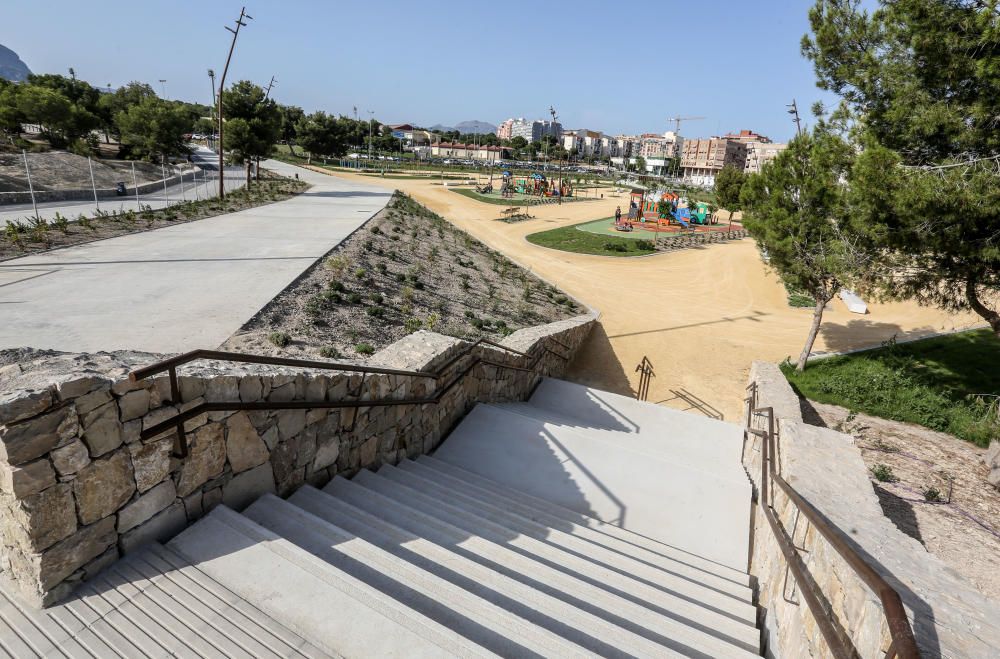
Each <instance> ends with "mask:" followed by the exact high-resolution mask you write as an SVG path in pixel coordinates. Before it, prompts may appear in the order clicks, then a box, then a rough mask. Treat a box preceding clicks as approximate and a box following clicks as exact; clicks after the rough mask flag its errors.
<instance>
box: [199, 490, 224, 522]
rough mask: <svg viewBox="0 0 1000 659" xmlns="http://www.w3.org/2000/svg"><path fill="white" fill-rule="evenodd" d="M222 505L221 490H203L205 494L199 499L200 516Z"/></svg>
mask: <svg viewBox="0 0 1000 659" xmlns="http://www.w3.org/2000/svg"><path fill="white" fill-rule="evenodd" d="M220 503H222V488H221V487H217V488H215V489H214V490H205V494H204V495H203V496H202V498H201V510H202V514H205V515H207V514H208V513H210V512H212V509H213V508H215V507H216V506H218V505H219V504H220Z"/></svg>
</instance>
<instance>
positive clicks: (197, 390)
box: [177, 376, 205, 400]
mask: <svg viewBox="0 0 1000 659" xmlns="http://www.w3.org/2000/svg"><path fill="white" fill-rule="evenodd" d="M177 386H178V388H180V390H181V400H194V399H195V398H201V397H202V396H204V395H205V380H204V379H202V378H192V377H185V376H181V377H178V378H177Z"/></svg>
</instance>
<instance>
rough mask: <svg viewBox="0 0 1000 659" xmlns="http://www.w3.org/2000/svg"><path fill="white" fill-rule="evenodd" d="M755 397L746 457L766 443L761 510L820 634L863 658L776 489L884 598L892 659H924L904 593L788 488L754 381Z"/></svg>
mask: <svg viewBox="0 0 1000 659" xmlns="http://www.w3.org/2000/svg"><path fill="white" fill-rule="evenodd" d="M747 390H748V392H749V394H750V395H749V396H747V398H746V399H745V402H746V405H747V425H746V428H744V434H743V442H744V453H745V452H746V442H747V440H748V439H749V437H750V435H755V436H757V437H759V438H760V440H761V442H760V444H761V467H760V508H761V510H762V511H763V513H764V517H765V518H766V519H767V523H768V526H769V527H770V528H771V532H772V533H773V534H774V537H775V540H776V541H777V543H778V547H779V548H780V550H781V553H782V555H783V556H784V557H785V561H786V563H787V564H788V568H789V569H790V570H791V572H792V575H793V577H794V578H795V583H796V584H797V585H798V588H799V592H801V593H802V597H803V599H804V600H805V602H806V605H807V606H808V607H809V611H810V613H811V614H812V617H813V619H814V620H815V621H816V625H817V626H818V627H819V630H820V633H822V634H823V638H824V640H825V641H826V643H827V646H829V648H830V652H831V653H832V655H833V656H834V657H837V659H841V658H843V659H848V658H853V657H857V656H858V652H857V650H856V649H855V648H854V647H853V643H852V642H851V640H850V639H849V638H847V636H846V635H845V634H844V633H842V631H841V629H840V626H839V624H838V623H837V621H836V615H835V614H834V613H833V611H831V610H830V609H829V607H828V606H827V605H826V604H825V603H824V602H826V601H827V600H826V598H824V597H823V594H822V592H821V591H820V587H819V585H818V584H817V582H816V580H815V579H813V578H812V575H811V574H810V573H809V570H808V568H807V567H806V564H805V561H804V560H803V559H802V557H801V556H800V555H799V552H798V549H797V548H796V547H795V543H794V542H793V541H792V538H791V537H790V536H789V534H788V532H787V531H786V530H785V527H784V526H783V525H782V523H781V520H780V519H779V518H778V515H777V514H776V513H775V510H774V508H773V507H772V501H773V487H772V484H773V485H777V486H778V488H779V489H780V490H781V491H782V492H783V493H784V494H785V496H786V497H788V499H789V500H790V501H791V502H792V504H794V505H795V506H796V508H798V510H799V511H800V512H801V514H803V515H805V517H806V519H808V520H809V522H810V523H811V524H812V525H813V527H814V528H815V529H816V530H817V531H819V532H820V534H821V535H822V536H823V538H824V539H825V540H826V541H827V542H828V543H829V544H830V546H831V547H833V548H834V550H836V552H837V553H838V554H839V555H840V557H841V558H843V559H844V561H845V562H846V563H847V565H848V566H849V567H850V568H851V569H852V570H853V571H854V573H855V574H856V575H857V576H858V577H859V578H860V579H861V580H862V581H863V582H864V583H865V585H867V587H868V588H870V589H871V590H872V592H874V593H875V595H876V596H878V598H879V601H880V602H881V604H882V612H883V615H884V616H885V619H886V622H887V623H888V628H889V635H890V637H891V639H892V641H891V643H890V644H889V648H888V650H886V654H885V656H886V659H895V658H896V657H900V658H901V659H919V658H920V651H919V650H918V648H917V642H916V640H915V638H914V636H913V629H912V628H911V627H910V621H909V619H908V618H907V617H906V610H905V609H904V608H903V600H902V599H901V598H900V596H899V593H897V592H896V590H895V589H894V588H893V587H892V586H890V585H889V583H888V582H887V581H886V580H885V579H884V578H882V575H880V574H879V573H878V572H876V571H875V569H874V568H873V567H872V566H871V565H869V564H868V563H867V562H866V561H865V559H864V558H862V557H861V555H860V554H858V552H857V551H855V550H854V548H853V547H851V545H850V543H849V541H848V536H847V534H845V533H844V532H843V531H842V530H840V529H839V528H837V527H836V526H834V525H833V524H831V523H830V522H829V521H827V519H826V518H825V517H824V516H823V515H822V514H821V513H820V512H819V511H818V510H817V509H816V508H814V507H813V505H812V504H811V503H809V502H808V501H806V500H805V499H804V498H802V496H801V495H800V494H799V493H798V492H797V491H796V490H795V488H793V487H792V486H791V485H789V484H788V482H787V481H785V479H784V478H783V477H782V476H781V473H780V470H779V468H778V467H776V466H775V465H776V463H777V462H778V460H777V442H776V434H777V433H776V432H775V422H774V409H773V408H771V407H757V404H758V400H757V394H758V392H757V383H756V382H753V383H751V384H750V385H749V386H748V387H747ZM761 417H763V418H764V419H765V421H766V423H765V426H766V427H765V428H763V429H760V428H753V427H752V425H753V421H754V419H755V418H761Z"/></svg>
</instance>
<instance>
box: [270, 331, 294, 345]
mask: <svg viewBox="0 0 1000 659" xmlns="http://www.w3.org/2000/svg"><path fill="white" fill-rule="evenodd" d="M267 340H268V341H270V342H271V343H273V344H274V345H276V346H278V347H279V348H284V347H285V346H287V345H288V344H289V343H291V342H292V337H290V336H288V333H287V332H271V333H270V334H268V335H267Z"/></svg>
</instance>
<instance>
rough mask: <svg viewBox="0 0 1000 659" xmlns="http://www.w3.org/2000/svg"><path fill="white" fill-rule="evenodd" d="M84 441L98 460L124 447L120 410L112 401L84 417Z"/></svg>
mask: <svg viewBox="0 0 1000 659" xmlns="http://www.w3.org/2000/svg"><path fill="white" fill-rule="evenodd" d="M83 441H84V442H86V443H87V446H88V448H90V455H91V457H94V458H97V457H100V456H102V455H104V454H105V453H107V452H109V451H113V450H114V449H116V448H118V447H119V446H121V445H122V441H123V438H122V424H121V421H119V420H118V408H117V406H116V405H115V403H114V402H113V401H112V402H110V403H107V404H105V405H103V406H101V407H99V408H97V409H95V410H93V411H92V412H90V413H89V414H86V415H85V416H84V417H83Z"/></svg>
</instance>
